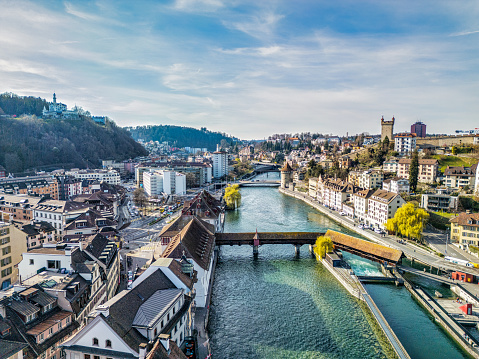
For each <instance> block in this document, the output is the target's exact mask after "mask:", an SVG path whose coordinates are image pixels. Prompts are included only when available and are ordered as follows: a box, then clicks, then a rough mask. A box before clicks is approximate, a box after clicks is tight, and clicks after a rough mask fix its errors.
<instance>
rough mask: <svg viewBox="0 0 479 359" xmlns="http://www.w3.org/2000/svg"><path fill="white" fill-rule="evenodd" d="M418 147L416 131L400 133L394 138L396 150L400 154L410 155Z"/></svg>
mask: <svg viewBox="0 0 479 359" xmlns="http://www.w3.org/2000/svg"><path fill="white" fill-rule="evenodd" d="M415 149H416V134H415V133H398V134H397V135H396V137H395V138H394V151H396V152H398V153H399V155H400V156H407V155H410V154H411V153H412V152H413V151H414V150H415Z"/></svg>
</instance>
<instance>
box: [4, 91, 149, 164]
mask: <svg viewBox="0 0 479 359" xmlns="http://www.w3.org/2000/svg"><path fill="white" fill-rule="evenodd" d="M44 103H45V104H46V106H47V105H48V103H47V102H46V101H45V100H42V99H36V98H30V97H20V96H17V95H14V94H2V95H0V104H1V108H2V111H0V165H2V166H3V167H5V169H6V172H7V173H21V172H24V171H27V170H28V171H31V170H35V169H36V170H51V169H55V168H71V167H79V168H86V167H93V168H95V167H100V165H101V160H107V159H112V160H117V161H121V160H126V159H129V158H135V157H137V156H146V155H147V154H148V152H147V151H146V149H145V148H144V147H143V146H142V145H140V144H139V143H137V142H136V141H135V140H133V139H132V138H131V136H130V134H129V133H128V131H126V130H124V129H122V128H121V127H118V126H117V125H116V124H115V123H114V122H113V121H111V120H108V119H106V121H105V125H104V126H102V125H98V124H96V123H95V122H94V121H93V120H92V119H91V118H90V117H89V116H80V119H79V120H60V119H48V120H43V119H41V118H37V116H38V113H39V112H40V114H41V111H42V109H43V106H44ZM22 114H28V115H25V116H22ZM14 115H16V116H19V117H17V118H14V117H13V116H14ZM34 115H35V116H34Z"/></svg>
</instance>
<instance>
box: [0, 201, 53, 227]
mask: <svg viewBox="0 0 479 359" xmlns="http://www.w3.org/2000/svg"><path fill="white" fill-rule="evenodd" d="M42 201H43V198H42V197H34V196H28V195H25V194H19V195H12V194H0V221H4V222H11V221H15V222H23V223H30V221H31V220H32V219H34V214H33V208H34V207H35V206H36V205H37V204H38V203H40V202H42Z"/></svg>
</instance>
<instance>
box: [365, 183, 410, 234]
mask: <svg viewBox="0 0 479 359" xmlns="http://www.w3.org/2000/svg"><path fill="white" fill-rule="evenodd" d="M404 203H406V202H405V201H404V200H403V199H402V197H401V196H400V195H398V194H397V193H393V192H388V191H385V190H382V189H378V190H376V191H374V193H372V194H371V196H370V198H369V199H368V209H367V211H368V213H367V220H366V222H367V223H368V224H370V225H372V226H376V227H380V228H383V227H384V224H385V223H386V222H387V220H388V219H389V218H393V217H394V215H395V214H396V211H397V210H398V208H400V207H401V206H402V205H403V204H404Z"/></svg>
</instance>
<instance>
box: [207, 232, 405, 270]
mask: <svg viewBox="0 0 479 359" xmlns="http://www.w3.org/2000/svg"><path fill="white" fill-rule="evenodd" d="M319 236H328V237H330V238H331V240H332V241H333V243H334V246H335V248H337V249H340V250H343V251H346V252H350V253H353V254H356V255H358V256H361V257H363V258H367V259H370V260H373V261H375V262H379V263H384V262H387V263H388V264H390V265H396V264H397V263H399V262H400V261H401V258H402V257H403V256H404V254H403V252H402V251H400V250H397V249H394V248H389V247H386V246H382V245H380V244H376V243H373V242H369V241H366V240H363V239H359V238H356V237H353V236H349V235H347V234H343V233H339V232H336V231H332V230H328V231H327V232H247V233H216V234H215V237H216V245H217V246H225V245H230V246H234V245H239V246H241V245H251V246H253V254H258V248H259V246H260V245H263V244H292V245H294V247H295V251H296V253H297V254H298V253H299V248H300V247H301V246H302V245H304V244H308V245H313V244H315V242H316V239H317V238H318V237H319Z"/></svg>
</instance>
